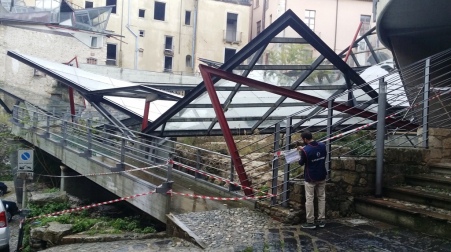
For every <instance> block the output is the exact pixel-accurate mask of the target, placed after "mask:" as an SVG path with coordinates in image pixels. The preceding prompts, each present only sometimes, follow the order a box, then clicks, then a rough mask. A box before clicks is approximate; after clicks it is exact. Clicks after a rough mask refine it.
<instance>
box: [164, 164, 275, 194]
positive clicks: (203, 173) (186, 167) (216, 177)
mask: <svg viewBox="0 0 451 252" xmlns="http://www.w3.org/2000/svg"><path fill="white" fill-rule="evenodd" d="M169 163H172V164H175V165H177V166H179V167H181V168H185V169H187V170H190V171H193V172H195V173H199V174H201V175H204V176H207V177H210V178H214V179H217V180H218V181H221V182H225V183H227V184H231V185H236V186H239V187H241V188H242V189H249V190H252V191H253V192H259V193H264V194H265V195H267V196H268V197H276V196H277V195H274V194H270V193H267V192H263V191H260V190H257V189H254V188H252V187H247V186H243V185H240V184H238V183H236V182H233V181H230V180H228V179H224V178H221V177H218V176H215V175H211V174H209V173H206V172H204V171H201V170H198V169H196V168H192V167H190V166H187V165H184V164H182V163H179V162H175V161H174V160H169Z"/></svg>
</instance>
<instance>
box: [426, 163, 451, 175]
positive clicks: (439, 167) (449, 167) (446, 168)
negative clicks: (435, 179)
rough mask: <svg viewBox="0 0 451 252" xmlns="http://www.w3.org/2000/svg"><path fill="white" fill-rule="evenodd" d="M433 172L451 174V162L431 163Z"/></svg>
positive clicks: (430, 166) (430, 167)
mask: <svg viewBox="0 0 451 252" xmlns="http://www.w3.org/2000/svg"><path fill="white" fill-rule="evenodd" d="M429 169H430V170H431V172H434V173H440V174H447V175H451V163H435V164H429Z"/></svg>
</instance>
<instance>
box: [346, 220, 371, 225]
mask: <svg viewBox="0 0 451 252" xmlns="http://www.w3.org/2000/svg"><path fill="white" fill-rule="evenodd" d="M346 222H349V223H351V224H353V225H362V224H367V223H368V221H367V220H362V219H351V220H346Z"/></svg>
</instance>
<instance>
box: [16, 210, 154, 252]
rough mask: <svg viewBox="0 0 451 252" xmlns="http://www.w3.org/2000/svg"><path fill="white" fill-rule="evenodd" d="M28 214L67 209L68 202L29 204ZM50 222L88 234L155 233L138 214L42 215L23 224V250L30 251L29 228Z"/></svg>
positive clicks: (85, 213)
mask: <svg viewBox="0 0 451 252" xmlns="http://www.w3.org/2000/svg"><path fill="white" fill-rule="evenodd" d="M29 208H30V214H29V216H28V217H30V218H31V217H35V216H40V215H45V214H50V213H53V212H58V211H62V210H65V209H69V208H70V206H69V203H47V204H45V205H43V206H39V205H35V204H30V205H29ZM50 222H59V223H61V224H72V233H80V232H86V234H88V235H95V234H121V233H124V232H134V233H140V234H149V233H155V232H156V229H155V228H154V227H153V226H145V224H143V223H145V222H143V221H142V220H141V218H140V217H138V216H133V217H124V218H112V217H92V216H91V214H90V213H89V212H88V211H87V210H84V211H81V212H74V213H70V214H63V215H59V216H52V217H44V218H40V219H38V220H37V221H35V222H33V223H30V224H27V225H25V229H24V231H25V232H24V240H23V246H24V249H23V251H25V252H27V251H32V250H31V248H30V230H31V228H33V227H41V226H46V225H47V224H49V223H50Z"/></svg>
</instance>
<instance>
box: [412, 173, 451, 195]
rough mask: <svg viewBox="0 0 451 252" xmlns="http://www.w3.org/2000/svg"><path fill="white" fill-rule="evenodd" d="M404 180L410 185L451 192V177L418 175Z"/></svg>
mask: <svg viewBox="0 0 451 252" xmlns="http://www.w3.org/2000/svg"><path fill="white" fill-rule="evenodd" d="M404 178H405V181H406V183H407V184H408V185H413V186H425V187H431V188H439V189H444V190H450V191H451V176H448V175H443V174H418V175H405V176H404Z"/></svg>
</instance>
